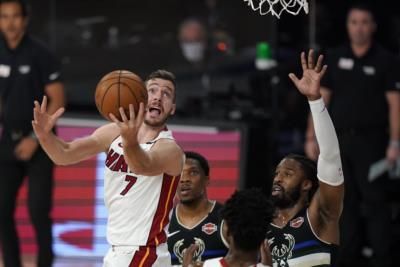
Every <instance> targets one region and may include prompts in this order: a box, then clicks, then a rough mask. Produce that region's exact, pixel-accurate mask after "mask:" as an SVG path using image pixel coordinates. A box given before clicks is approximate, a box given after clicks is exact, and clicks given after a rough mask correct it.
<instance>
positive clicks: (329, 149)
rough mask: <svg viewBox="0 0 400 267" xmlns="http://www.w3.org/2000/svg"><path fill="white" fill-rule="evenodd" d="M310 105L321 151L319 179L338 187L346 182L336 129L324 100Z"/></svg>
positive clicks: (310, 102) (311, 102) (312, 102)
mask: <svg viewBox="0 0 400 267" xmlns="http://www.w3.org/2000/svg"><path fill="white" fill-rule="evenodd" d="M308 103H309V104H310V109H311V114H312V118H313V122H314V130H315V136H316V138H317V142H318V145H319V151H320V154H319V157H318V179H319V180H320V181H322V182H324V183H326V184H329V185H332V186H338V185H340V184H342V183H343V181H344V180H343V170H342V162H341V159H340V150H339V142H338V139H337V136H336V131H335V128H334V126H333V123H332V120H331V117H330V116H329V113H328V110H327V109H326V106H325V103H324V101H323V99H322V98H320V99H318V100H314V101H309V102H308Z"/></svg>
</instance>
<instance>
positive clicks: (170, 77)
mask: <svg viewBox="0 0 400 267" xmlns="http://www.w3.org/2000/svg"><path fill="white" fill-rule="evenodd" d="M157 78H158V79H162V80H167V81H170V82H171V83H172V84H173V85H174V87H175V88H174V89H175V90H174V102H175V99H176V78H175V75H174V74H173V73H172V72H170V71H167V70H162V69H161V70H156V71H153V72H152V73H150V74H149V76H147V78H146V80H145V81H144V83H145V84H147V82H148V81H150V80H153V79H157Z"/></svg>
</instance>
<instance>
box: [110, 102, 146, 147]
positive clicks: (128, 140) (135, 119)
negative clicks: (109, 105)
mask: <svg viewBox="0 0 400 267" xmlns="http://www.w3.org/2000/svg"><path fill="white" fill-rule="evenodd" d="M119 113H120V114H121V119H122V121H120V120H118V119H117V117H115V116H114V115H113V114H112V113H110V114H109V116H110V118H111V120H112V121H113V122H115V124H117V126H118V127H119V129H120V131H121V132H120V134H121V137H122V144H123V145H124V146H129V145H130V144H137V143H138V140H137V134H138V132H139V128H140V126H141V125H142V123H143V120H144V104H143V103H140V105H139V111H138V114H137V115H136V114H135V110H134V108H133V105H132V104H130V105H129V118H128V117H127V116H126V114H125V111H124V109H123V108H122V107H120V108H119Z"/></svg>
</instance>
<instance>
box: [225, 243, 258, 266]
mask: <svg viewBox="0 0 400 267" xmlns="http://www.w3.org/2000/svg"><path fill="white" fill-rule="evenodd" d="M257 257H258V251H254V252H243V251H240V250H237V249H235V248H231V249H229V251H228V254H227V255H226V256H225V257H224V259H225V261H226V263H227V264H228V266H229V267H248V266H255V265H256V264H257Z"/></svg>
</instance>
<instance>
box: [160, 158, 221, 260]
mask: <svg viewBox="0 0 400 267" xmlns="http://www.w3.org/2000/svg"><path fill="white" fill-rule="evenodd" d="M185 155H186V161H185V165H184V167H183V172H182V176H181V179H180V182H179V185H178V190H177V194H178V198H179V203H178V205H177V206H176V207H175V208H174V209H173V214H172V218H171V222H170V224H169V235H168V249H169V252H170V254H171V257H172V259H171V260H172V265H175V266H180V265H181V264H182V258H183V251H184V250H185V249H186V248H187V247H189V246H190V244H192V243H195V244H197V250H196V252H195V261H197V262H201V261H204V260H205V259H208V258H215V257H221V256H225V254H226V252H227V247H226V245H225V244H224V241H223V237H222V224H221V218H220V216H219V210H220V209H221V206H222V205H221V204H220V203H218V202H216V201H212V200H209V199H208V197H207V191H206V188H207V185H208V184H209V172H210V168H209V165H208V162H207V160H206V159H205V158H204V157H203V156H202V155H200V154H198V153H196V152H185Z"/></svg>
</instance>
